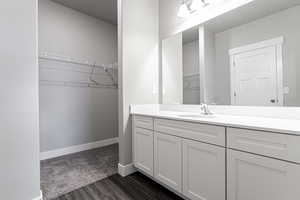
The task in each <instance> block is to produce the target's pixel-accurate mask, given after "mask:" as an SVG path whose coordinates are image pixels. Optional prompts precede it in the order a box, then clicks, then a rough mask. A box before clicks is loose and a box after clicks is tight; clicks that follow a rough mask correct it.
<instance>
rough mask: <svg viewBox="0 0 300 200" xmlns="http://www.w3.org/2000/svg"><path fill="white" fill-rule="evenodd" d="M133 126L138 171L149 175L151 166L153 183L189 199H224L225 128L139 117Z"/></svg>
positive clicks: (136, 117) (135, 163)
mask: <svg viewBox="0 0 300 200" xmlns="http://www.w3.org/2000/svg"><path fill="white" fill-rule="evenodd" d="M152 122H153V127H154V128H153V130H154V133H153V132H152V131H150V130H149V128H151V127H152ZM133 124H134V130H135V131H134V136H133V140H134V141H133V142H134V145H133V146H134V165H135V166H136V167H137V168H138V169H139V170H141V171H142V172H144V173H147V174H148V175H151V176H152V170H151V169H152V168H151V166H152V163H153V166H154V180H157V181H158V182H159V183H162V184H164V185H165V186H167V187H169V188H170V189H172V190H173V191H176V192H177V193H180V194H182V195H183V196H185V197H186V198H188V199H190V200H203V199H205V200H225V197H226V195H225V189H226V186H225V184H226V180H225V173H226V171H225V155H226V154H225V136H226V134H225V127H221V126H214V125H206V124H198V123H190V122H182V121H175V120H164V119H156V118H155V119H153V121H152V120H151V118H150V117H143V118H141V117H140V116H134V123H133ZM152 134H153V139H152ZM147 138H148V141H146V140H147ZM152 142H153V147H152V148H153V149H152V151H153V153H154V155H153V162H151V153H150V152H151V144H150V143H152ZM137 151H140V152H137Z"/></svg>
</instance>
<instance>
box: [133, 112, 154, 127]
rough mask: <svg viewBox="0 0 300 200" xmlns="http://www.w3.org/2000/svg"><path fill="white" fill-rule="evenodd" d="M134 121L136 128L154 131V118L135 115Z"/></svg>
mask: <svg viewBox="0 0 300 200" xmlns="http://www.w3.org/2000/svg"><path fill="white" fill-rule="evenodd" d="M133 120H134V126H135V127H139V128H145V129H149V130H153V118H152V117H145V116H140V115H134V116H133Z"/></svg>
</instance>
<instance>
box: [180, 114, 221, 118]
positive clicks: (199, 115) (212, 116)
mask: <svg viewBox="0 0 300 200" xmlns="http://www.w3.org/2000/svg"><path fill="white" fill-rule="evenodd" d="M177 116H178V117H186V118H214V117H215V115H204V114H194V115H193V114H182V115H177Z"/></svg>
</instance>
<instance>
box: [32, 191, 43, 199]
mask: <svg viewBox="0 0 300 200" xmlns="http://www.w3.org/2000/svg"><path fill="white" fill-rule="evenodd" d="M32 200H43V193H42V191H40V196H38V197H36V198H34V199H32Z"/></svg>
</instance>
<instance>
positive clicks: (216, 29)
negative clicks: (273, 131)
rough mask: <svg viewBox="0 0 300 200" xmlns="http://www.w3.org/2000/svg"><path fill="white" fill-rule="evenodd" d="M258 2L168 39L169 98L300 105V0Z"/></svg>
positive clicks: (166, 75) (165, 60)
mask: <svg viewBox="0 0 300 200" xmlns="http://www.w3.org/2000/svg"><path fill="white" fill-rule="evenodd" d="M263 1H268V0H261V2H263ZM275 1H277V0H275ZM269 2H270V1H269ZM257 5H260V7H259V9H257V8H256V11H257V12H253V10H252V9H251V6H250V7H247V8H241V9H237V10H235V11H232V12H230V13H227V14H225V15H222V16H220V17H217V18H215V19H213V20H210V21H209V22H207V23H205V24H203V25H201V26H200V27H197V28H193V29H190V30H187V31H184V32H183V33H180V34H177V35H176V36H173V37H170V38H167V39H166V40H164V41H163V42H162V43H163V45H162V52H163V56H162V61H163V62H162V73H163V75H162V77H163V80H162V87H163V103H172V104H173V103H183V104H199V103H200V102H202V103H207V104H214V105H241V106H300V81H299V80H297V77H300V37H299V36H300V25H299V19H300V1H299V0H297V1H293V0H288V1H284V2H282V1H281V4H280V6H274V8H272V9H267V4H262V3H261V4H257ZM257 5H256V6H257ZM276 5H277V4H276ZM278 5H279V4H278ZM263 6H265V7H263ZM172 40H173V46H172V47H171V45H170V44H169V43H168V42H167V41H172ZM174 41H176V45H177V46H176V45H174ZM166 47H168V48H169V49H168V48H166ZM172 48H177V51H175V50H174V49H173V50H171V49H172ZM166 49H167V51H168V53H169V54H166ZM172 52H173V54H172ZM175 53H176V54H175ZM170 60H172V61H170ZM172 62H173V63H172ZM168 64H169V65H168ZM166 66H168V67H167V69H168V70H165V69H166ZM175 66H176V67H175ZM174 68H176V70H177V71H174V70H173V69H174ZM172 73H173V76H171V77H170V74H172ZM175 76H176V77H175ZM180 77H181V78H180ZM165 79H166V80H169V82H168V84H169V85H172V86H174V87H173V94H175V93H176V95H174V96H178V97H179V98H177V99H176V100H174V98H172V95H170V94H171V93H172V92H171V93H169V91H170V90H169V88H170V87H169V86H168V85H165V83H166V82H165ZM175 82H176V84H175ZM175 85H176V86H175ZM180 85H182V87H181V86H180ZM165 97H168V98H165ZM165 100H166V101H165ZM173 100H174V101H173Z"/></svg>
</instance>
